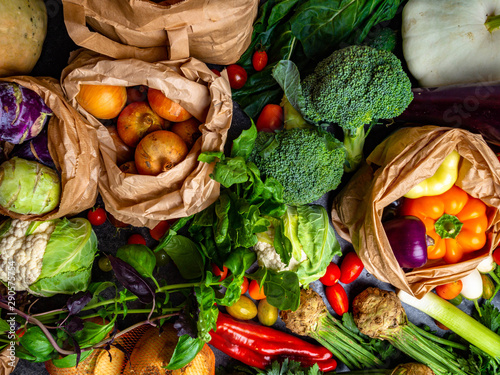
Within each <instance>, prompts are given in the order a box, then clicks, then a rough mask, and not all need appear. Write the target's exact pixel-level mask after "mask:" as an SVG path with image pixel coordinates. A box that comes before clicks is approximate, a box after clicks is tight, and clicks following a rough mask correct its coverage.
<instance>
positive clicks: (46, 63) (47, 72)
mask: <svg viewBox="0 0 500 375" xmlns="http://www.w3.org/2000/svg"><path fill="white" fill-rule="evenodd" d="M45 3H46V6H47V13H48V21H49V23H48V32H47V38H46V40H45V43H44V47H43V51H42V55H41V57H40V60H39V62H38V64H37V65H36V66H35V68H34V70H33V72H32V75H33V76H51V77H54V78H56V79H59V78H60V74H61V71H62V69H63V68H64V67H65V66H66V64H67V61H68V57H69V54H70V52H71V51H73V50H75V49H77V48H78V47H77V46H76V45H75V44H74V43H73V41H72V40H71V39H70V38H69V36H68V34H67V32H66V29H65V26H64V22H63V13H62V10H63V9H62V4H61V2H60V0H45ZM249 124H250V122H249V119H248V117H247V116H246V115H245V114H244V113H243V112H242V111H241V110H240V109H239V108H238V105H237V104H235V105H234V117H233V122H232V126H231V129H230V131H229V137H228V138H229V142H228V145H229V144H230V141H231V140H232V139H234V138H235V137H236V136H238V135H239V133H240V132H241V130H242V129H246V128H248V126H249ZM388 132H389V129H387V128H385V127H377V128H376V129H374V130H373V134H371V136H370V138H369V139H368V141H367V144H366V151H370V150H371V149H372V148H373V147H374V146H375V145H376V144H377V143H378V142H379V141H380V140H381V139H383V137H385V136H386V135H387V134H388ZM346 179H347V178H345V179H344V180H346ZM332 199H333V193H331V194H327V195H325V196H324V197H323V198H322V199H321V200H319V201H318V202H316V203H319V204H322V205H324V206H325V207H326V208H327V211H328V212H330V207H331V200H332ZM98 204H101V205H102V203H101V201H100V199H98V202H97V205H98ZM81 216H86V212H84V213H82V214H81ZM94 230H95V232H96V234H97V236H98V238H99V250H101V251H104V252H107V253H114V252H115V251H116V249H118V247H120V246H122V245H124V244H126V241H127V238H128V237H129V236H130V235H131V234H132V233H141V234H143V235H144V237H146V238H147V240H148V246H150V247H154V246H155V245H156V242H155V241H154V240H153V239H151V237H149V234H148V230H147V229H146V228H133V227H128V228H122V229H116V228H115V227H114V226H113V225H111V223H109V222H106V223H105V224H103V225H102V226H99V227H95V228H94ZM339 240H340V239H339ZM340 242H341V244H342V247H343V249H344V251H348V250H350V245H349V244H347V243H346V242H345V241H342V240H340ZM160 272H161V274H162V277H168V278H177V277H178V274H177V272H176V270H175V269H174V268H173V267H166V268H162V269H161V271H160ZM106 277H107V275H104V274H102V272H100V271H99V269H98V267H97V266H96V267H94V274H93V280H96V281H97V280H100V279H104V278H106ZM367 285H376V286H379V287H381V288H383V289H387V290H389V289H392V287H391V286H390V285H388V284H385V283H381V282H380V281H378V280H376V279H375V278H374V277H373V276H372V275H370V274H368V273H367V272H366V271H363V273H362V275H361V277H360V278H359V279H358V280H357V281H356V283H353V284H352V285H347V286H346V291H347V293H348V295H349V296H351V297H350V299H351V300H352V297H353V296H355V295H356V294H357V293H359V292H360V291H362V290H363V289H364V288H365V287H366V286H367ZM312 287H313V289H315V290H316V291H318V292H319V293H320V294H321V295H323V288H322V286H321V284H319V282H316V283H314V284H313V285H312ZM497 301H498V298H497ZM43 303H45V304H50V305H51V306H52V308H56V307H58V306H62V305H63V304H64V299H58V298H57V297H56V298H53V299H50V300H48V301H45V302H39V304H40V305H39V307H42V305H43ZM461 306H462V307H464V308H465V309H466V310H467V311H471V309H472V305H471V304H470V303H466V304H462V305H461ZM407 313H408V315H409V317H410V320H411V321H412V322H414V323H417V324H418V323H422V324H427V325H429V326H430V327H431V328H433V329H436V326H435V325H434V323H433V322H432V320H431V319H430V318H429V317H427V316H425V315H423V314H421V313H419V312H417V311H416V310H414V309H411V308H408V309H407ZM130 319H132V318H127V320H126V321H125V322H122V323H121V325H123V326H126V325H127V324H128V323H131V322H132V321H131V320H130ZM277 326H279V327H281V328H283V326H282V324H281V322H278V323H277ZM214 352H215V354H216V358H217V365H224V364H226V363H227V361H228V358H227V357H226V356H225V355H223V354H222V353H220V352H218V351H217V350H215V349H214ZM338 371H339V372H342V371H346V368H345V367H344V366H342V364H340V365H339V368H338ZM13 374H15V375H35V374H36V375H44V374H48V372H47V371H46V370H45V366H44V364H43V363H30V362H27V361H24V360H21V361H20V362H19V364H18V366H17V367H16V369H15V371H14V373H13Z"/></svg>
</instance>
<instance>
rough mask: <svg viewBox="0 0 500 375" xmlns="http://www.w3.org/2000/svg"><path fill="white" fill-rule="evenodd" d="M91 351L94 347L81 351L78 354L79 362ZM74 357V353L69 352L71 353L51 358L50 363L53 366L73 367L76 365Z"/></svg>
mask: <svg viewBox="0 0 500 375" xmlns="http://www.w3.org/2000/svg"><path fill="white" fill-rule="evenodd" d="M93 351H94V349H91V350H85V351H82V354H81V356H80V362H82V361H84V360H85V358H87V357H88V356H89V355H91V354H92V352H93ZM76 357H77V355H76V354H71V355H67V356H65V357H62V358H54V359H52V363H53V364H54V366H56V367H58V368H69V367H75V366H76Z"/></svg>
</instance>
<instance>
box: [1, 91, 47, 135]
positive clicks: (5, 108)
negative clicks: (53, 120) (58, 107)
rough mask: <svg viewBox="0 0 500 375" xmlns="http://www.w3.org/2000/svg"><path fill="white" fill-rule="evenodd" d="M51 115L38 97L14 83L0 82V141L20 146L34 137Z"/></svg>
mask: <svg viewBox="0 0 500 375" xmlns="http://www.w3.org/2000/svg"><path fill="white" fill-rule="evenodd" d="M51 115H52V110H51V109H50V108H49V107H48V106H47V105H46V104H45V102H44V101H43V99H42V98H41V96H40V95H38V94H37V93H36V92H34V91H33V90H30V89H28V88H26V87H23V86H21V85H18V84H17V83H14V82H0V141H7V142H10V143H13V144H20V143H23V142H24V141H27V140H29V139H31V138H34V137H36V136H37V135H38V134H39V133H40V132H41V130H42V129H43V127H44V125H45V124H46V122H47V121H48V119H49V117H50V116H51Z"/></svg>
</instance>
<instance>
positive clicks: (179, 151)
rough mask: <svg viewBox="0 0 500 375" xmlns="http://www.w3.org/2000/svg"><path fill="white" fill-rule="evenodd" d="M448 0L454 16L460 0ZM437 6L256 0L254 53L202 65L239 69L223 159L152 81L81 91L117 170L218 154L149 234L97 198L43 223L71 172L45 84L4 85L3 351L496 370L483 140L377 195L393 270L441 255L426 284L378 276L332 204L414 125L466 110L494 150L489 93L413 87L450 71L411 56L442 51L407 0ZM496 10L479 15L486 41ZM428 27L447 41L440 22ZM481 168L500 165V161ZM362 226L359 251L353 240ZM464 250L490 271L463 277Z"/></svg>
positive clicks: (407, 269)
mask: <svg viewBox="0 0 500 375" xmlns="http://www.w3.org/2000/svg"><path fill="white" fill-rule="evenodd" d="M444 2H446V3H447V7H451V8H453V9H455V11H456V12H457V14H455V16H454V17H455V18H454V19H455V21H456V20H458V19H460V18H459V17H458V16H459V15H460V14H459V13H460V12H464V9H465V8H467V7H466V5H465V4H464V2H463V1H462V0H443V3H444ZM170 3H172V4H170ZM472 3H474V4H472ZM471 4H472V5H468V7H474V6H476V7H479V5H478V4H475V2H471ZM167 5H172V6H175V1H172V2H169V4H167ZM431 5H432V7H438V8H440V9H441V8H443V9H444V8H445V7H444V6H443V5H441V6H440V5H436V4H430V2H428V1H424V0H420V1H419V0H410V1H408V2H402V1H400V0H370V1H344V0H338V1H337V0H335V1H327V2H325V1H321V0H306V1H298V0H266V1H264V2H262V3H261V5H260V7H259V15H258V17H257V19H256V21H255V24H254V32H253V36H252V43H251V45H250V46H249V48H248V49H247V51H246V52H245V53H244V54H243V55H242V56H241V59H240V60H239V61H238V62H237V63H236V64H231V65H229V66H226V67H224V66H222V67H221V66H214V67H212V66H210V68H211V71H212V73H213V74H212V73H211V72H210V71H208V70H207V71H206V72H205V71H202V74H206V75H208V76H210V77H212V76H213V75H214V74H215V75H217V76H220V77H222V78H223V79H224V80H226V79H227V81H222V80H220V79H219V78H217V80H216V81H213V80H211V81H207V82H208V83H207V84H208V85H217V84H221V85H224V84H227V85H229V86H227V87H231V89H232V99H233V100H234V102H235V105H234V107H233V109H234V108H235V109H236V110H235V113H234V114H235V117H236V114H241V115H243V113H242V112H243V111H244V118H245V126H244V127H243V126H241V124H238V123H237V121H233V125H234V126H233V127H232V129H231V130H234V133H233V134H232V135H231V137H230V138H231V139H230V141H231V143H230V144H228V146H230V147H227V149H226V150H225V151H224V152H222V151H207V149H203V147H202V148H201V149H200V150H199V152H198V151H197V150H198V148H195V145H197V144H199V143H200V141H201V139H204V138H205V137H206V134H205V133H203V138H202V133H201V132H202V130H204V124H203V123H201V122H200V121H199V120H198V119H196V118H194V117H193V114H191V113H189V112H188V111H187V110H186V109H185V108H183V107H182V106H181V105H180V104H178V103H177V102H175V101H173V100H171V99H170V98H168V97H167V96H166V95H165V94H164V93H163V92H162V91H161V90H157V89H154V88H152V87H148V86H144V85H140V86H129V87H125V86H116V85H112V84H109V81H108V82H107V83H106V84H102V85H86V84H83V83H82V84H80V85H79V92H78V95H77V96H76V102H77V104H78V106H79V109H80V110H82V111H83V112H85V113H86V114H88V115H91V116H93V117H95V120H96V121H97V122H102V124H103V125H104V126H105V127H104V129H105V130H106V131H107V132H108V133H109V135H110V136H111V139H112V141H113V146H114V148H115V149H116V165H117V166H118V167H119V170H120V171H121V173H120V176H121V175H122V174H137V175H143V176H145V177H144V178H147V179H150V178H151V179H152V180H157V179H158V178H153V177H155V176H159V175H161V174H162V173H163V172H167V171H169V170H171V169H173V168H174V167H176V166H178V168H182V167H183V161H185V160H186V156H187V155H188V154H189V155H190V156H191V153H190V151H191V150H196V157H195V158H194V159H193V160H196V161H197V163H198V164H197V165H198V167H197V168H209V172H208V173H207V177H206V179H207V180H208V181H210V182H215V183H216V184H217V191H218V197H217V198H216V199H215V201H213V200H209V199H205V203H206V204H207V206H208V207H207V208H205V209H203V210H201V209H196V207H194V208H193V210H191V211H189V212H188V213H186V215H185V216H183V217H177V218H175V219H172V220H168V221H162V222H161V223H160V224H159V225H158V226H157V227H155V228H151V229H150V228H146V227H143V228H138V227H132V226H130V225H128V224H127V223H124V222H121V221H119V220H117V219H116V218H114V217H113V215H111V214H110V212H111V210H110V208H106V206H105V205H103V203H102V199H101V198H99V199H98V200H97V201H96V202H95V205H94V208H93V209H91V210H87V211H85V212H81V213H79V214H78V215H76V216H75V217H63V218H60V219H53V220H46V221H42V220H41V219H40V218H39V217H37V215H43V214H46V213H48V212H51V211H52V210H55V209H57V207H58V205H59V202H60V200H61V181H62V180H63V179H65V178H68V177H67V176H64V175H60V172H59V171H58V170H57V169H56V166H55V164H54V162H53V161H52V159H51V157H50V152H49V147H48V146H49V145H48V141H47V134H48V133H47V132H48V128H49V126H50V124H49V119H50V117H51V115H52V111H51V109H50V108H49V107H48V106H47V105H46V103H44V102H43V100H42V99H41V97H40V96H38V95H37V94H36V93H34V92H33V91H31V90H27V89H26V88H24V87H22V86H19V85H17V84H14V83H0V103H1V104H2V105H1V107H2V111H1V113H0V141H1V143H0V146H1V150H2V163H1V164H0V206H1V209H2V212H6V213H12V215H13V217H12V218H11V217H9V218H7V217H5V218H4V217H0V280H1V281H2V284H3V285H1V286H0V292H1V293H0V349H3V350H5V351H6V352H7V354H10V353H13V354H12V357H13V358H15V357H17V358H20V359H22V360H23V361H29V362H34V363H44V366H45V368H46V369H47V371H49V373H50V374H52V375H54V374H58V373H59V372H58V371H61V370H63V371H69V372H73V373H77V372H80V371H86V372H89V373H95V374H97V373H99V374H108V373H109V374H131V373H145V374H146V373H148V374H149V373H153V372H154V373H157V372H165V373H167V372H168V373H172V374H181V373H183V374H192V375H195V374H196V375H209V374H210V375H213V374H215V371H216V365H217V366H219V365H221V366H220V367H219V368H217V373H218V374H220V375H224V374H226V375H229V374H268V375H285V374H287V375H293V374H296V375H299V374H300V375H306V374H307V375H322V374H323V373H324V374H327V373H329V374H332V373H334V372H335V371H337V372H338V373H341V372H345V371H347V372H348V373H351V374H353V375H355V374H358V373H360V374H361V373H363V374H368V373H369V374H392V375H398V374H401V375H402V374H410V373H415V374H426V375H427V374H429V375H430V374H436V375H447V374H458V375H477V374H480V375H483V374H484V375H486V374H499V373H500V310H498V307H497V306H496V305H498V298H499V297H498V295H499V293H498V292H499V291H500V267H499V265H500V244H499V241H500V237H499V235H498V228H497V227H498V225H492V222H493V220H494V219H495V218H497V217H498V215H499V211H498V207H493V206H492V205H489V204H487V203H485V202H483V201H482V200H481V199H479V198H477V197H476V195H477V191H469V190H468V189H466V188H462V187H463V186H462V185H461V179H463V173H465V172H463V171H464V169H462V168H461V167H462V166H463V165H466V164H467V163H468V164H471V160H472V159H473V158H475V157H477V156H476V155H475V154H474V153H471V152H469V150H464V147H463V146H461V147H460V148H458V149H457V150H454V151H453V152H451V153H450V154H449V155H446V157H445V158H444V160H443V161H442V162H441V164H440V165H439V166H438V165H435V167H436V168H435V169H436V172H435V173H434V175H433V176H431V177H430V178H427V179H425V180H424V181H421V182H418V183H414V184H413V186H412V188H411V189H408V191H404V192H402V193H401V195H400V198H399V199H398V200H397V201H395V202H386V205H385V207H381V208H380V211H382V210H383V217H382V225H381V226H380V227H377V228H376V229H377V230H376V231H374V232H373V237H377V236H381V237H384V236H385V237H386V238H387V240H388V242H389V244H390V249H388V250H389V251H392V255H393V256H394V258H395V259H396V261H397V263H394V265H395V266H394V267H392V268H396V269H397V271H398V272H401V275H403V276H402V277H405V276H408V275H409V274H410V273H411V272H412V271H414V270H425V269H426V268H427V267H429V268H430V267H441V266H442V267H449V268H447V269H449V270H450V271H449V273H448V275H446V277H435V278H434V279H433V280H432V282H431V284H432V290H431V291H430V292H428V293H426V294H425V296H424V297H423V298H420V299H417V298H416V297H415V296H413V295H410V294H408V293H406V292H404V291H401V290H395V289H394V287H393V286H392V285H388V284H384V283H383V282H382V281H379V280H375V279H374V277H373V276H372V275H370V274H369V273H368V272H367V271H369V270H370V268H369V264H368V263H367V262H370V263H372V264H370V266H373V265H374V264H380V262H381V260H380V259H377V258H380V257H379V256H378V255H377V254H374V255H372V254H370V255H371V256H367V257H363V256H362V254H361V253H360V252H359V251H358V248H357V247H355V248H354V249H353V248H351V247H350V245H349V244H347V243H345V241H339V240H338V235H339V233H336V232H335V230H334V227H333V226H332V225H331V220H332V217H333V215H329V210H330V206H331V202H332V199H331V198H332V197H333V196H334V195H335V194H336V193H337V192H338V189H339V188H341V187H342V186H344V184H345V183H346V182H348V180H349V179H350V178H352V177H354V176H356V174H354V173H355V172H357V171H362V170H363V169H364V168H372V169H373V172H374V173H378V170H377V166H376V165H374V164H373V163H371V162H370V158H369V159H368V163H367V161H365V159H364V155H365V153H366V151H367V150H368V148H370V147H372V146H373V145H374V144H375V143H377V142H379V141H380V139H381V138H382V137H383V136H385V135H386V134H388V133H390V132H392V130H393V129H394V127H399V126H401V125H402V124H404V125H407V124H406V121H412V122H415V123H414V124H412V125H411V126H421V125H428V122H430V121H431V122H434V121H436V122H435V124H436V125H445V126H450V122H451V121H456V118H455V117H453V116H454V115H455V114H456V113H459V121H458V120H457V121H458V122H459V123H456V124H451V125H453V126H455V125H456V126H459V125H464V126H466V127H469V129H470V130H472V131H474V132H479V133H480V134H482V135H483V136H484V139H485V140H486V141H487V142H488V144H489V145H490V146H491V147H492V149H495V147H497V146H498V145H500V143H499V141H498V139H500V137H499V135H498V132H497V131H496V130H495V119H496V117H498V116H497V115H498V114H497V113H496V112H495V111H496V110H497V105H496V104H495V103H494V99H495V95H496V94H497V86H495V85H494V84H490V83H482V86H475V88H474V89H473V88H471V87H468V86H458V87H453V88H452V87H441V88H436V89H430V88H426V89H424V88H422V87H419V86H421V85H424V84H425V83H426V82H431V83H432V82H434V84H436V85H438V84H441V83H443V82H444V83H447V82H450V81H449V80H444V81H442V80H431V81H428V79H430V78H432V77H430V78H429V77H421V76H419V75H416V73H415V72H418V71H421V70H422V69H424V70H425V69H426V64H428V63H429V62H428V61H424V62H422V61H421V60H420V59H419V58H411V59H409V58H408V56H414V57H415V55H414V53H417V54H418V53H419V54H420V55H422V56H424V55H426V52H427V49H429V52H430V50H432V54H436V53H437V52H439V51H441V52H440V53H441V54H442V49H443V46H440V45H437V46H434V45H432V44H429V43H428V41H426V40H427V39H428V38H431V37H429V36H427V37H423V36H422V35H419V34H418V33H416V32H415V31H413V30H412V29H411V27H410V26H411V25H410V24H409V23H411V22H412V21H411V19H410V18H411V17H410V16H411V12H414V11H415V10H414V8H413V7H417V8H418V7H419V6H420V7H422V6H424V8H418V9H423V10H425V9H427V7H431ZM467 9H468V8H467ZM401 11H402V12H401ZM495 12H496V8H495V10H493V9H492V10H491V11H490V13H491V14H489V15H488V16H487V20H486V23H483V24H484V25H486V26H485V27H486V29H487V30H488V32H489V33H490V34H491V36H492V38H495V37H496V34H495V33H496V32H497V30H496V29H497V26H498V25H497V23H498V19H497V18H498V16H497V15H496V13H495ZM439 14H440V13H439ZM439 14H438V15H433V17H438V16H439ZM412 17H416V16H412ZM427 17H428V15H427ZM451 18H453V17H451ZM423 21H425V20H423ZM447 21H450V20H448V19H447ZM427 22H428V21H427ZM451 22H453V19H452V20H451ZM401 23H402V29H400V26H401ZM455 23H456V22H455ZM483 24H482V25H481V26H483V27H484V25H483ZM432 27H433V28H438V30H439V35H437V36H440V35H449V34H447V33H448V32H449V30H445V29H446V28H444V27H443V25H440V23H439V22H434V23H433V24H432ZM481 31H482V32H483V33H484V30H481ZM412 33H414V34H412ZM436 34H437V33H436ZM437 36H436V35H435V36H434V37H437ZM434 37H433V38H434ZM412 43H413V44H414V45H421V43H425V45H426V51H422V49H421V48H420V49H419V50H418V51H415V50H413V49H412V48H410V47H411V44H412ZM438 47H440V48H438ZM410 50H411V51H410ZM410 52H411V54H410ZM422 52H424V53H422ZM486 55H487V54H486ZM453 56H454V55H453V54H451V55H450V56H448V55H447V56H443V57H442V60H443V61H447V59H449V58H450V57H451V58H453ZM484 56H485V55H484ZM420 57H421V56H420ZM436 61H438V63H437V64H438V66H439V67H440V68H442V65H443V64H441V63H439V60H436ZM434 63H435V62H434ZM457 63H458V65H467V64H466V63H467V61H459V62H457ZM0 66H1V65H0ZM443 66H444V65H443ZM223 70H225V71H223ZM448 70H450V69H449V68H448ZM450 73H453V74H452V75H451V76H452V78H453V82H452V83H460V84H461V83H464V82H468V83H471V77H472V75H471V73H470V70H467V69H462V68H460V69H456V70H454V71H453V72H450ZM202 78H203V77H202ZM466 78H468V79H466ZM221 81H222V83H221ZM472 83H476V84H477V83H478V81H477V80H476V79H472ZM478 87H480V88H482V89H484V91H485V92H486V95H482V92H481V91H478ZM470 98H472V99H473V100H472V99H470ZM212 99H213V100H215V101H216V99H214V98H212ZM471 100H472V101H471ZM476 100H477V106H475V105H474V106H471V103H472V104H474V103H476ZM430 102H432V103H431V104H432V106H431V104H429V103H430ZM450 106H451V107H450ZM460 106H462V107H463V108H465V109H467V111H465V112H464V111H462V110H461V108H462V107H460ZM238 108H241V109H242V111H238ZM450 108H453V111H455V112H453V111H450ZM457 108H458V109H457ZM463 108H462V109H463ZM456 111H458V112H456ZM209 115H210V114H207V116H209ZM232 115H233V113H232V112H231V116H232ZM495 116H496V117H495ZM198 117H199V116H198ZM452 117H453V119H452ZM490 119H491V122H490ZM206 121H207V122H208V117H207V120H206ZM383 125H385V126H383ZM101 130H102V129H101ZM222 138H223V144H224V142H225V133H224V135H223V136H222ZM403 146H404V145H403ZM435 147H439V140H436V141H435ZM220 149H222V147H221V148H220ZM498 151H499V150H498V149H497V150H496V152H498ZM387 152H388V153H390V151H387ZM415 152H418V150H415ZM491 152H492V153H493V150H492V151H491ZM493 155H494V154H493ZM493 161H494V162H496V161H497V160H496V159H495V160H493ZM113 162H114V160H113ZM370 163H371V164H370ZM488 163H489V164H492V162H491V163H490V162H488ZM489 164H488V165H487V167H488V169H492V170H495V168H496V170H500V161H499V162H498V163H496V164H494V165H489ZM471 173H472V172H471ZM474 173H475V174H476V175H477V176H481V175H482V172H481V171H474ZM149 176H152V177H149ZM416 177H417V178H418V176H416ZM497 177H498V176H496V175H495V177H494V178H491V179H484V180H481V181H479V180H478V182H477V184H478V186H479V188H478V189H479V190H480V186H481V184H494V185H495V184H496V185H498V182H499V181H500V177H499V178H498V179H497ZM141 178H142V177H141ZM389 179H390V178H389ZM361 184H367V185H368V184H370V181H368V180H366V181H362V182H361ZM496 185H495V186H496ZM392 187H393V186H391V188H392ZM394 189H396V190H397V189H398V187H397V186H394ZM401 190H402V189H401ZM466 190H468V191H466ZM496 191H497V192H498V191H500V187H498V189H496ZM398 192H399V190H398ZM200 194H201V195H202V196H203V197H206V196H208V195H209V194H210V192H207V191H201V192H200ZM375 194H376V192H375V193H374V195H375ZM103 196H104V195H103ZM203 197H202V198H203ZM191 198H192V199H195V198H196V199H198V198H199V197H191ZM496 198H497V200H498V201H499V202H500V197H496ZM175 199H176V200H183V199H187V198H184V197H183V198H182V199H181V198H179V197H177V198H175ZM371 199H374V197H373V196H371V195H369V194H366V195H365V196H363V197H361V198H360V200H363V202H361V204H364V203H366V202H368V201H369V200H371ZM483 199H484V197H483ZM202 200H203V199H202ZM365 201H366V202H365ZM387 201H389V200H387ZM391 201H392V199H391ZM207 202H210V203H211V202H213V203H211V204H210V203H207ZM116 203H118V204H119V205H123V206H127V205H130V204H131V203H130V202H128V201H124V202H116ZM156 203H157V204H158V205H160V204H161V202H156ZM348 203H349V204H355V203H356V204H358V203H360V202H354V201H353V200H351V201H349V202H348ZM106 204H107V203H106ZM134 204H135V203H134ZM107 209H108V210H109V211H110V212H107ZM143 211H144V214H146V213H147V211H148V210H147V209H144V210H143ZM14 214H15V215H19V216H21V217H20V218H17V216H15V215H14ZM374 214H375V213H374V212H369V213H367V217H368V216H369V215H374ZM22 215H31V216H30V217H28V218H26V217H24V216H22ZM179 216H181V215H179ZM14 217H16V218H14ZM26 219H28V220H26ZM363 220H365V219H362V220H360V221H363ZM363 222H364V221H363ZM350 237H351V239H352V243H353V245H356V246H363V243H362V237H361V236H360V235H359V234H358V233H350ZM344 238H345V237H344ZM356 251H358V253H357V252H356ZM392 255H391V256H392ZM394 258H393V259H394ZM479 258H481V260H482V262H481V263H479ZM363 262H365V263H363ZM471 262H477V263H478V264H479V265H478V266H477V268H476V269H473V270H472V271H471V272H469V271H464V270H466V268H465V267H466V266H467V265H468V264H472V263H471ZM390 264H393V263H390ZM397 265H399V267H397ZM365 266H366V268H365ZM474 267H475V263H474ZM395 285H396V284H395ZM35 298H36V300H35ZM407 314H408V315H407ZM11 315H12V316H13V318H12V319H11V318H10V317H11ZM221 358H222V361H221ZM13 361H14V360H12V362H11V363H13ZM216 361H217V362H216ZM218 362H223V363H220V364H219V363H218ZM11 367H12V366H11Z"/></svg>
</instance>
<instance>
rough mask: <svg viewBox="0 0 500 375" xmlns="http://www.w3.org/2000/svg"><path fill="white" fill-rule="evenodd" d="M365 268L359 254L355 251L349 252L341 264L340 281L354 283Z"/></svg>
mask: <svg viewBox="0 0 500 375" xmlns="http://www.w3.org/2000/svg"><path fill="white" fill-rule="evenodd" d="M363 268H365V266H364V265H363V262H361V259H359V257H358V254H356V253H355V252H354V251H351V252H349V253H347V254H346V255H345V257H344V259H343V260H342V264H341V265H340V278H339V280H340V282H341V283H344V284H349V283H352V282H353V281H354V280H356V279H357V278H358V276H359V275H360V273H361V271H363Z"/></svg>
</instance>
